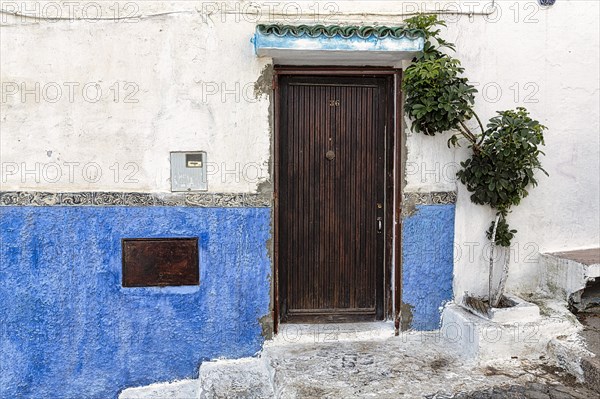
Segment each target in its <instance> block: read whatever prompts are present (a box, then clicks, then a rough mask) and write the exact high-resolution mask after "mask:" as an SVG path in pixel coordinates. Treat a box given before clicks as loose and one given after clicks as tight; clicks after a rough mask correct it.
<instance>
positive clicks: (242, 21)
mask: <svg viewBox="0 0 600 399" xmlns="http://www.w3.org/2000/svg"><path fill="white" fill-rule="evenodd" d="M25 3H26V4H27V7H24V4H25ZM36 3H37V6H36ZM91 3H93V4H92V5H90V4H91ZM0 4H1V6H2V9H4V10H9V11H17V12H21V13H27V14H33V15H38V16H39V15H41V16H42V17H48V16H50V17H53V16H55V15H56V13H57V11H58V10H59V9H60V10H61V13H62V16H63V18H66V19H65V20H61V21H54V22H51V21H47V20H44V19H40V18H22V17H19V16H16V17H15V16H12V15H7V14H3V15H1V18H2V19H1V23H2V28H0V35H1V40H0V55H1V59H2V61H1V62H2V64H1V68H0V79H1V81H2V99H1V100H2V102H1V103H0V105H1V109H0V117H1V121H2V125H1V138H0V146H1V152H0V157H1V161H2V167H3V169H2V182H1V184H2V189H3V190H44V191H80V190H93V191H102V190H111V191H146V192H167V191H169V187H170V183H169V151H181V150H205V151H207V152H208V158H209V159H208V160H209V162H210V163H211V170H210V172H211V173H210V176H209V190H210V191H211V192H255V191H256V190H257V185H258V184H259V183H260V182H262V181H264V180H266V179H268V178H269V176H268V163H269V159H270V151H271V148H270V140H271V138H270V122H269V115H270V114H269V107H270V101H269V98H268V97H267V96H266V95H259V96H258V97H256V96H255V95H254V89H253V88H254V83H255V82H256V81H257V80H259V78H260V75H261V71H262V70H263V68H264V67H265V66H266V65H268V64H269V63H270V60H269V59H258V58H256V57H255V55H254V54H253V48H252V45H251V43H250V38H251V37H252V34H253V32H254V27H255V25H256V23H257V22H259V21H260V22H266V23H270V22H276V21H277V22H284V23H290V24H298V23H319V22H321V23H326V24H332V23H339V22H343V23H352V24H361V23H362V24H372V23H375V22H377V23H381V24H388V25H394V24H399V23H401V21H402V19H403V16H402V15H399V14H402V13H403V12H413V11H419V10H421V11H423V10H425V11H428V10H429V11H430V10H434V9H436V7H437V9H445V10H458V9H460V10H462V11H467V12H470V11H473V12H475V13H480V12H485V11H491V10H492V4H491V2H488V1H486V2H479V3H478V2H468V1H460V2H433V1H420V2H409V1H404V2H400V1H395V2H394V1H377V2H376V1H354V2H350V1H343V2H315V3H313V2H279V3H272V2H262V3H261V2H260V1H259V2H254V3H250V2H241V3H235V2H196V1H173V2H166V1H165V2H163V1H152V2H127V1H122V2H119V10H120V14H119V15H120V16H126V15H129V14H130V13H134V14H135V15H141V16H143V17H142V18H140V19H136V20H116V21H115V20H114V16H115V10H116V7H115V3H114V2H80V3H75V5H74V6H69V5H66V3H64V2H48V1H42V2H9V1H2V2H0ZM57 5H58V6H60V8H58V7H56V6H57ZM98 6H100V8H98ZM494 6H495V7H496V10H497V11H496V13H495V14H493V15H491V16H482V15H473V16H472V17H469V16H467V15H460V16H456V15H455V16H450V15H448V16H446V17H445V18H446V19H447V20H448V25H449V27H448V30H447V33H446V37H447V38H448V39H449V40H451V41H454V42H455V43H456V44H457V47H458V57H459V58H460V59H462V60H463V64H464V66H465V67H466V69H467V75H468V77H469V78H470V79H471V80H472V81H474V82H479V83H480V85H479V87H480V88H483V89H484V90H483V91H482V93H480V95H479V96H478V98H477V110H478V112H479V114H480V115H481V116H482V117H483V118H484V119H489V118H490V117H491V116H493V115H494V113H495V111H496V110H502V109H508V108H514V107H516V106H517V105H525V106H526V107H527V108H528V109H529V110H530V111H531V112H532V114H533V116H534V117H536V118H537V119H539V120H540V121H541V122H542V123H544V124H546V125H547V126H548V127H549V130H548V132H547V134H546V137H547V147H546V154H547V156H546V157H545V159H544V161H543V163H544V166H545V168H546V170H547V171H548V172H549V173H550V177H549V178H546V177H544V176H540V185H539V187H537V188H535V189H533V190H531V195H530V196H529V197H528V198H527V199H525V200H524V201H523V203H522V205H521V206H520V207H518V208H517V209H516V210H515V211H514V212H513V214H511V215H510V218H509V221H510V223H511V225H512V226H514V227H515V228H517V229H518V230H519V233H518V235H517V236H516V238H515V245H516V250H515V251H516V252H515V254H514V256H513V262H512V263H513V267H512V272H511V276H510V279H509V282H508V284H509V289H512V290H515V291H527V290H531V289H533V287H534V286H535V284H536V276H537V268H538V265H539V264H538V263H537V261H538V253H539V252H547V251H557V250H562V249H574V248H583V247H589V246H597V245H599V241H600V237H599V226H600V217H599V214H600V208H599V203H600V195H599V181H598V180H599V178H598V172H599V171H598V168H599V160H598V158H599V147H600V141H599V136H600V135H599V122H598V121H599V115H598V112H599V108H600V107H599V105H600V104H599V96H598V94H599V92H598V90H599V81H598V76H599V62H598V59H599V56H600V54H599V50H598V49H599V43H598V40H599V39H598V37H599V36H600V35H599V33H600V32H599V24H598V18H597V16H598V12H599V6H598V2H594V1H568V0H557V1H556V4H555V5H554V6H552V7H549V8H540V7H539V6H538V5H537V1H535V0H533V1H520V2H513V1H496V2H495V3H494ZM36 7H37V8H36ZM70 7H74V8H70ZM315 10H319V11H320V12H321V13H324V15H321V16H320V17H319V16H315V15H314V12H315ZM98 12H99V13H100V15H101V16H102V17H103V18H106V19H105V20H95V19H93V17H94V16H95V15H97V14H98ZM86 16H87V17H88V19H83V18H82V17H86ZM325 18H327V19H326V20H325V21H323V20H324V19H325ZM69 82H74V83H73V84H75V83H76V84H78V85H79V86H78V87H76V88H75V90H74V97H73V99H72V100H71V99H69V93H68V90H67V85H69V84H70V83H69ZM127 82H129V84H130V85H129V86H127V87H125V84H126V83H127ZM36 83H39V85H40V89H39V91H38V92H39V96H40V99H39V101H36V100H35V98H34V94H28V95H27V96H26V97H25V98H24V100H23V99H22V98H21V94H22V93H21V90H20V85H21V84H25V85H26V88H27V89H30V90H32V89H33V90H34V91H35V84H36ZM88 83H89V84H98V85H99V87H100V88H101V89H102V93H103V96H102V98H101V99H100V100H99V101H98V102H95V103H94V102H92V101H91V100H93V99H94V97H95V90H94V89H93V87H92V85H90V86H89V87H88V91H87V92H86V93H83V91H82V89H83V87H84V85H86V84H88ZM14 84H16V85H18V86H19V89H18V92H17V93H15V94H11V93H12V92H13V91H14V90H15V86H14ZM115 84H117V85H118V86H119V88H120V93H119V96H118V97H117V98H116V101H115V98H114V96H115V91H114V88H115ZM515 84H516V85H515ZM57 85H58V86H60V87H61V88H62V89H63V93H62V98H61V99H60V100H58V101H57V102H54V103H53V102H50V101H49V100H52V99H53V98H54V97H55V91H54V90H55V88H56V86H57ZM236 85H237V86H236ZM44 88H47V91H45V90H44ZM111 88H113V90H111ZM136 88H137V89H138V90H139V91H137V93H136V94H135V95H134V96H133V97H132V99H133V100H137V102H134V103H130V102H126V100H125V95H126V94H127V93H131V92H132V91H133V90H135V89H136ZM498 88H499V89H500V90H501V94H499V93H498V92H497V91H496V90H497V89H498ZM517 88H518V94H517V93H516V91H517ZM86 95H87V100H86V97H84V96H86ZM515 95H516V96H517V98H516V99H515ZM532 101H534V102H532ZM447 138H448V135H447V134H446V135H444V136H443V137H435V138H431V137H424V136H421V135H416V134H412V133H410V132H409V133H408V138H407V147H408V154H407V159H408V165H407V177H406V178H407V190H411V191H418V190H421V191H432V190H452V189H456V188H457V189H458V192H459V198H458V205H457V213H456V253H455V274H456V279H455V292H456V294H457V295H460V294H462V292H464V291H465V290H470V291H472V292H475V293H483V292H484V289H485V287H486V285H487V277H486V273H487V262H485V260H484V258H483V257H482V253H483V252H482V248H483V247H484V246H485V245H486V240H485V237H484V234H483V232H484V230H485V229H486V228H487V226H488V224H489V221H490V220H491V218H492V216H493V215H492V213H491V212H490V211H489V210H487V209H485V208H483V207H480V206H476V205H473V204H471V203H470V200H469V194H468V193H467V192H466V190H465V189H464V188H463V187H462V186H461V185H460V184H459V185H458V186H457V185H456V182H455V181H454V179H453V177H452V175H453V172H454V170H455V169H456V162H459V161H460V160H462V159H464V157H465V156H466V154H467V153H466V151H465V150H464V149H463V150H457V151H454V150H449V149H448V148H447V147H446V140H447ZM65 162H78V163H79V164H78V165H74V164H65ZM115 163H118V169H120V173H119V174H118V176H115V166H116V165H115ZM36 165H37V166H36ZM57 165H59V166H60V167H61V173H62V175H61V178H60V179H58V181H57V182H53V180H56V178H55V177H56V166H57ZM69 165H70V166H69ZM85 166H87V169H86V170H85V171H86V172H88V173H89V174H90V175H88V176H86V177H87V179H86V178H84V177H83V176H82V171H83V170H84V167H85ZM98 167H99V168H100V169H101V170H102V176H101V177H100V179H99V180H98V181H97V182H95V181H94V180H95V179H94V176H93V172H94V171H95V170H96V169H97V168H98ZM111 167H112V169H111ZM24 168H27V169H29V170H34V172H31V173H29V174H25V175H24V174H23V170H24ZM36 168H37V171H36ZM38 171H39V172H38ZM133 171H135V172H136V173H135V175H134V176H133V178H132V179H129V180H127V179H126V176H127V175H128V174H129V173H131V172H133ZM227 171H231V172H230V173H228V172H227ZM69 172H72V173H71V174H72V176H70V173H69ZM13 173H14V174H13ZM36 174H39V177H38V176H37V175H36ZM71 177H72V178H71ZM470 253H471V255H473V256H469V255H470Z"/></svg>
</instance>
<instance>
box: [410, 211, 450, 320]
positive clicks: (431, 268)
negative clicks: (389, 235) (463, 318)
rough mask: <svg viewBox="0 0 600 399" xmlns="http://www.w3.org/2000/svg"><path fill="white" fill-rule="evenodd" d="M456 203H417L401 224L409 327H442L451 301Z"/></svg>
mask: <svg viewBox="0 0 600 399" xmlns="http://www.w3.org/2000/svg"><path fill="white" fill-rule="evenodd" d="M453 243H454V205H417V207H416V212H415V213H414V214H413V215H411V216H409V217H407V218H406V219H404V221H403V224H402V304H403V312H402V317H403V319H404V322H403V324H404V323H406V326H407V327H408V328H409V329H413V330H435V329H438V328H439V327H440V319H441V308H442V307H443V305H444V304H445V303H446V302H448V301H450V300H452V274H453V266H454V264H453V256H452V254H453Z"/></svg>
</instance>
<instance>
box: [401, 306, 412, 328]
mask: <svg viewBox="0 0 600 399" xmlns="http://www.w3.org/2000/svg"><path fill="white" fill-rule="evenodd" d="M412 320H413V307H412V305H410V304H408V303H404V302H402V304H401V305H400V329H401V330H402V331H407V330H409V329H410V326H411V325H412Z"/></svg>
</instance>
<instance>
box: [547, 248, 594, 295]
mask: <svg viewBox="0 0 600 399" xmlns="http://www.w3.org/2000/svg"><path fill="white" fill-rule="evenodd" d="M541 261H542V264H541V265H542V268H541V270H540V271H541V287H540V288H541V289H542V291H544V292H545V293H546V294H547V296H549V297H551V298H555V299H559V300H561V301H565V302H569V301H575V302H577V301H578V300H580V299H581V298H580V296H581V293H582V292H583V290H584V289H585V288H586V285H587V284H588V282H590V281H594V279H596V278H599V277H600V249H599V248H591V249H586V250H577V251H568V252H558V253H551V254H542V257H541Z"/></svg>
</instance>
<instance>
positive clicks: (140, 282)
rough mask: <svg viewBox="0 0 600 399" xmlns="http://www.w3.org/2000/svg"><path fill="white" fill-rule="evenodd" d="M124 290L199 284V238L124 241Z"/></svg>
mask: <svg viewBox="0 0 600 399" xmlns="http://www.w3.org/2000/svg"><path fill="white" fill-rule="evenodd" d="M122 250H123V264H122V267H123V287H165V286H181V285H199V284H200V272H199V258H198V238H124V239H123V240H122Z"/></svg>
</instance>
